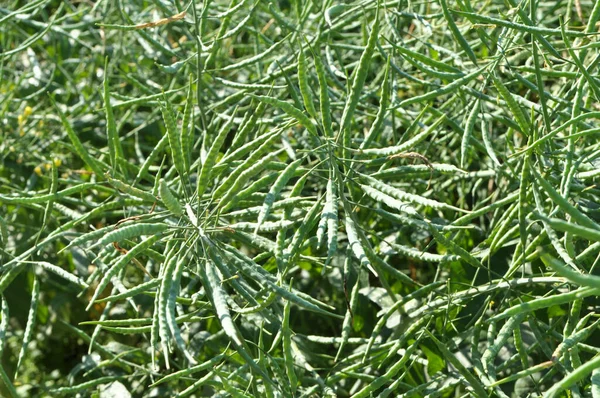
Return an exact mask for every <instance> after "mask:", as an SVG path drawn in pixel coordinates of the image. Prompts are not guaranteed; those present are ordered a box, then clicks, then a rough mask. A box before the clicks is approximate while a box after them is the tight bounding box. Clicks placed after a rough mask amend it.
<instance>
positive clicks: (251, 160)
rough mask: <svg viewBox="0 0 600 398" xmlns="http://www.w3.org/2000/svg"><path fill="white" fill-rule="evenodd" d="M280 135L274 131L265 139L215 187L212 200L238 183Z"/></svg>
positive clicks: (279, 132)
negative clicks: (242, 175) (243, 174)
mask: <svg viewBox="0 0 600 398" xmlns="http://www.w3.org/2000/svg"><path fill="white" fill-rule="evenodd" d="M280 134H281V131H276V132H274V133H272V134H271V136H270V137H269V138H267V140H266V141H265V142H263V143H262V145H261V146H259V147H258V148H257V149H256V150H255V151H254V152H252V153H251V154H250V155H249V156H248V158H247V159H246V160H245V161H244V162H243V163H242V164H240V165H239V166H238V167H236V168H235V169H234V170H233V171H232V172H231V173H230V174H229V176H228V177H227V178H226V179H225V181H223V182H222V183H221V184H220V185H219V186H218V187H217V189H215V191H214V192H213V195H212V196H213V199H216V198H219V197H221V196H222V195H223V194H224V193H226V192H227V191H229V190H230V188H231V187H232V186H233V185H234V184H235V183H236V181H238V179H239V176H240V175H241V174H242V173H243V172H244V171H246V170H247V169H249V168H250V167H252V166H253V165H254V164H255V163H256V162H257V161H258V160H259V159H261V158H262V157H263V155H264V154H265V153H267V151H269V150H270V149H271V145H273V143H274V142H275V141H276V140H278V139H279V135H280Z"/></svg>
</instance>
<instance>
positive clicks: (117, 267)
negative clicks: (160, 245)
mask: <svg viewBox="0 0 600 398" xmlns="http://www.w3.org/2000/svg"><path fill="white" fill-rule="evenodd" d="M158 239H159V236H158V235H152V236H150V237H149V238H148V239H146V240H144V241H142V242H140V243H138V244H137V245H135V246H134V247H133V248H131V250H129V251H128V252H127V254H125V255H124V256H122V257H121V258H119V259H118V260H117V262H116V263H115V264H114V265H113V266H112V267H111V268H109V269H108V271H107V272H106V274H104V277H102V280H101V281H100V283H99V284H98V287H97V288H96V291H95V292H94V294H93V296H92V298H91V299H90V303H89V304H88V306H87V308H86V310H87V311H89V309H90V308H91V307H92V305H93V304H94V301H95V300H96V299H97V298H98V296H99V295H100V294H101V293H102V292H103V291H104V289H105V288H106V286H108V284H109V283H110V281H111V279H112V278H113V277H115V276H116V275H117V274H118V273H119V271H121V269H123V267H125V266H126V265H127V264H129V262H130V261H131V260H133V259H134V258H135V256H137V255H139V254H141V253H143V252H144V250H146V249H147V248H149V247H151V246H152V245H153V244H154V243H155V242H156V241H157V240H158Z"/></svg>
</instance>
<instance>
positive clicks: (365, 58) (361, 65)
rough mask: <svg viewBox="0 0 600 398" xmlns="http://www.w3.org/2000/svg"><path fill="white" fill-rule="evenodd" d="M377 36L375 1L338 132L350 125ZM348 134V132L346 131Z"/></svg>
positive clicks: (377, 17) (377, 12)
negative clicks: (365, 41) (373, 11)
mask: <svg viewBox="0 0 600 398" xmlns="http://www.w3.org/2000/svg"><path fill="white" fill-rule="evenodd" d="M378 38H379V3H377V9H376V12H375V19H374V21H373V26H372V27H371V34H370V35H369V40H368V41H367V46H366V47H365V50H364V51H363V53H362V55H361V56H360V60H359V61H358V66H357V67H356V70H355V71H354V78H353V80H352V86H351V87H350V93H349V94H348V98H347V99H346V104H345V105H344V110H343V112H342V121H341V123H340V133H342V134H343V133H344V130H346V128H348V127H349V126H350V121H351V120H352V116H353V115H354V110H355V109H356V106H357V105H358V100H359V98H360V96H361V93H362V88H363V86H364V84H365V79H366V78H367V73H368V72H369V66H370V64H371V58H372V57H373V53H374V51H375V44H376V42H377V40H378ZM348 134H350V132H348Z"/></svg>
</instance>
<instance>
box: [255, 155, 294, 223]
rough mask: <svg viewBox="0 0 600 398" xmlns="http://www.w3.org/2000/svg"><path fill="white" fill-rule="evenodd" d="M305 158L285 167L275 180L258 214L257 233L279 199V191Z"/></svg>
mask: <svg viewBox="0 0 600 398" xmlns="http://www.w3.org/2000/svg"><path fill="white" fill-rule="evenodd" d="M303 160H304V159H298V160H296V161H295V162H292V163H290V164H289V165H288V166H287V167H286V168H285V170H284V171H283V172H282V173H281V174H280V175H279V177H277V180H276V181H275V183H274V184H273V186H271V189H270V190H269V193H267V197H266V198H265V201H264V203H263V206H262V208H261V210H260V213H259V214H258V221H257V226H256V230H255V232H254V233H255V234H256V232H257V231H258V229H259V228H260V226H261V224H262V223H263V222H264V221H265V219H266V218H267V217H268V215H269V212H270V211H271V207H272V206H273V202H275V199H277V196H278V195H279V192H281V190H282V189H283V187H284V186H285V184H287V182H288V181H289V179H290V178H292V177H293V176H294V173H295V172H296V168H297V167H298V166H299V165H300V163H302V161H303Z"/></svg>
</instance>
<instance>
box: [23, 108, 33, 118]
mask: <svg viewBox="0 0 600 398" xmlns="http://www.w3.org/2000/svg"><path fill="white" fill-rule="evenodd" d="M32 112H33V109H32V108H31V107H30V106H26V107H25V109H24V110H23V115H24V116H25V117H28V116H29V115H31V113H32Z"/></svg>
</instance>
